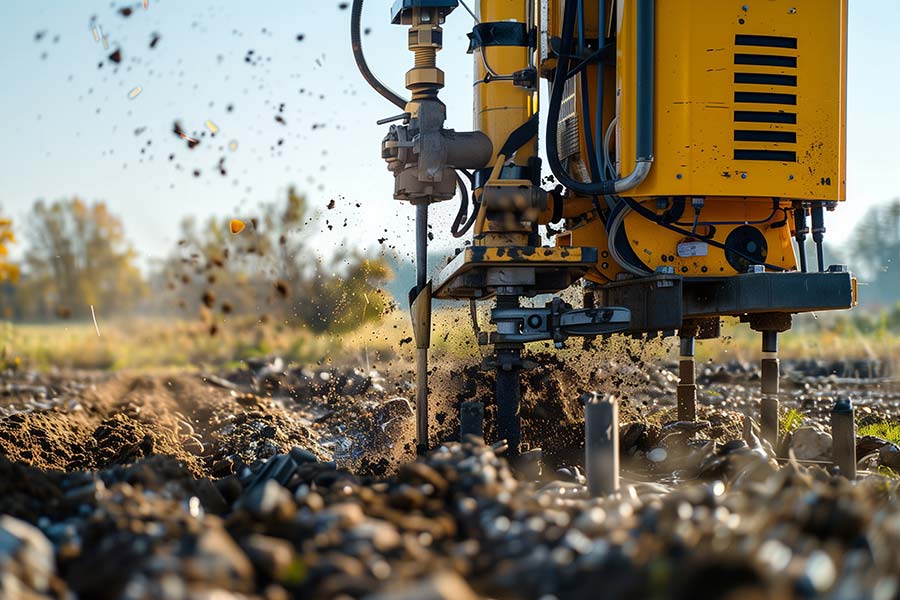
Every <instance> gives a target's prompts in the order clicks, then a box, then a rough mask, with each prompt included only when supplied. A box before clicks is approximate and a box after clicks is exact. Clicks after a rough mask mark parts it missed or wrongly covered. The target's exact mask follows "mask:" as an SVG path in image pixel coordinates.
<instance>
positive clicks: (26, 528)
mask: <svg viewBox="0 0 900 600" xmlns="http://www.w3.org/2000/svg"><path fill="white" fill-rule="evenodd" d="M55 569H56V559H55V556H54V553H53V544H51V543H50V540H48V539H47V538H46V537H45V536H44V534H43V533H41V530H40V529H38V528H36V527H34V526H33V525H30V524H29V523H26V522H25V521H20V520H19V519H16V518H13V517H11V516H9V515H3V516H2V517H0V573H9V574H10V575H12V576H14V577H15V578H16V579H18V580H19V581H21V582H22V583H24V584H26V585H27V586H28V587H30V588H31V589H32V590H35V591H37V592H46V591H48V589H49V588H50V581H51V578H52V577H53V575H54V571H55ZM5 579H6V578H5V577H2V576H0V591H4V590H5V588H6V587H7V582H6V581H5ZM6 597H12V596H6Z"/></svg>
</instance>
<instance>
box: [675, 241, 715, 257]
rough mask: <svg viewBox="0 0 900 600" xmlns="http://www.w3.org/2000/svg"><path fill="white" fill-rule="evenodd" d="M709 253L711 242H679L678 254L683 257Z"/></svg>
mask: <svg viewBox="0 0 900 600" xmlns="http://www.w3.org/2000/svg"><path fill="white" fill-rule="evenodd" d="M707 254H709V244H707V243H706V242H684V243H681V244H678V256H680V257H681V258H690V257H691V256H706V255H707Z"/></svg>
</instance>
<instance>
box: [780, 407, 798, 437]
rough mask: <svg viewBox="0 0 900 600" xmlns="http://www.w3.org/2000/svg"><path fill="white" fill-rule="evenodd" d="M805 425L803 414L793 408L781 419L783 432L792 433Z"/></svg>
mask: <svg viewBox="0 0 900 600" xmlns="http://www.w3.org/2000/svg"><path fill="white" fill-rule="evenodd" d="M802 423H803V413H802V412H800V411H799V410H797V409H796V408H792V409H790V410H788V411H787V412H786V413H784V416H782V417H781V431H783V432H784V433H791V432H792V431H794V430H795V429H797V428H798V427H800V425H801V424H802Z"/></svg>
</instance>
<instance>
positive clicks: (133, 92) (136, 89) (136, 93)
mask: <svg viewBox="0 0 900 600" xmlns="http://www.w3.org/2000/svg"><path fill="white" fill-rule="evenodd" d="M142 91H144V88H142V87H141V86H139V85H137V86H135V87H133V88H132V89H131V91H130V92H128V99H129V100H134V99H135V98H137V97H138V96H140V94H141V92H142Z"/></svg>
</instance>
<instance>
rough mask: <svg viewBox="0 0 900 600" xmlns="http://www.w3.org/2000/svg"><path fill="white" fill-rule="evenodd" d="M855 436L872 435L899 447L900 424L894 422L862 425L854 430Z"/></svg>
mask: <svg viewBox="0 0 900 600" xmlns="http://www.w3.org/2000/svg"><path fill="white" fill-rule="evenodd" d="M856 435H858V436H864V435H873V436H875V437H880V438H881V439H883V440H887V441H889V442H891V443H893V444H897V445H898V446H900V423H897V422H896V421H882V422H881V423H871V424H869V425H863V426H861V427H859V428H858V429H857V430H856Z"/></svg>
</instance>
